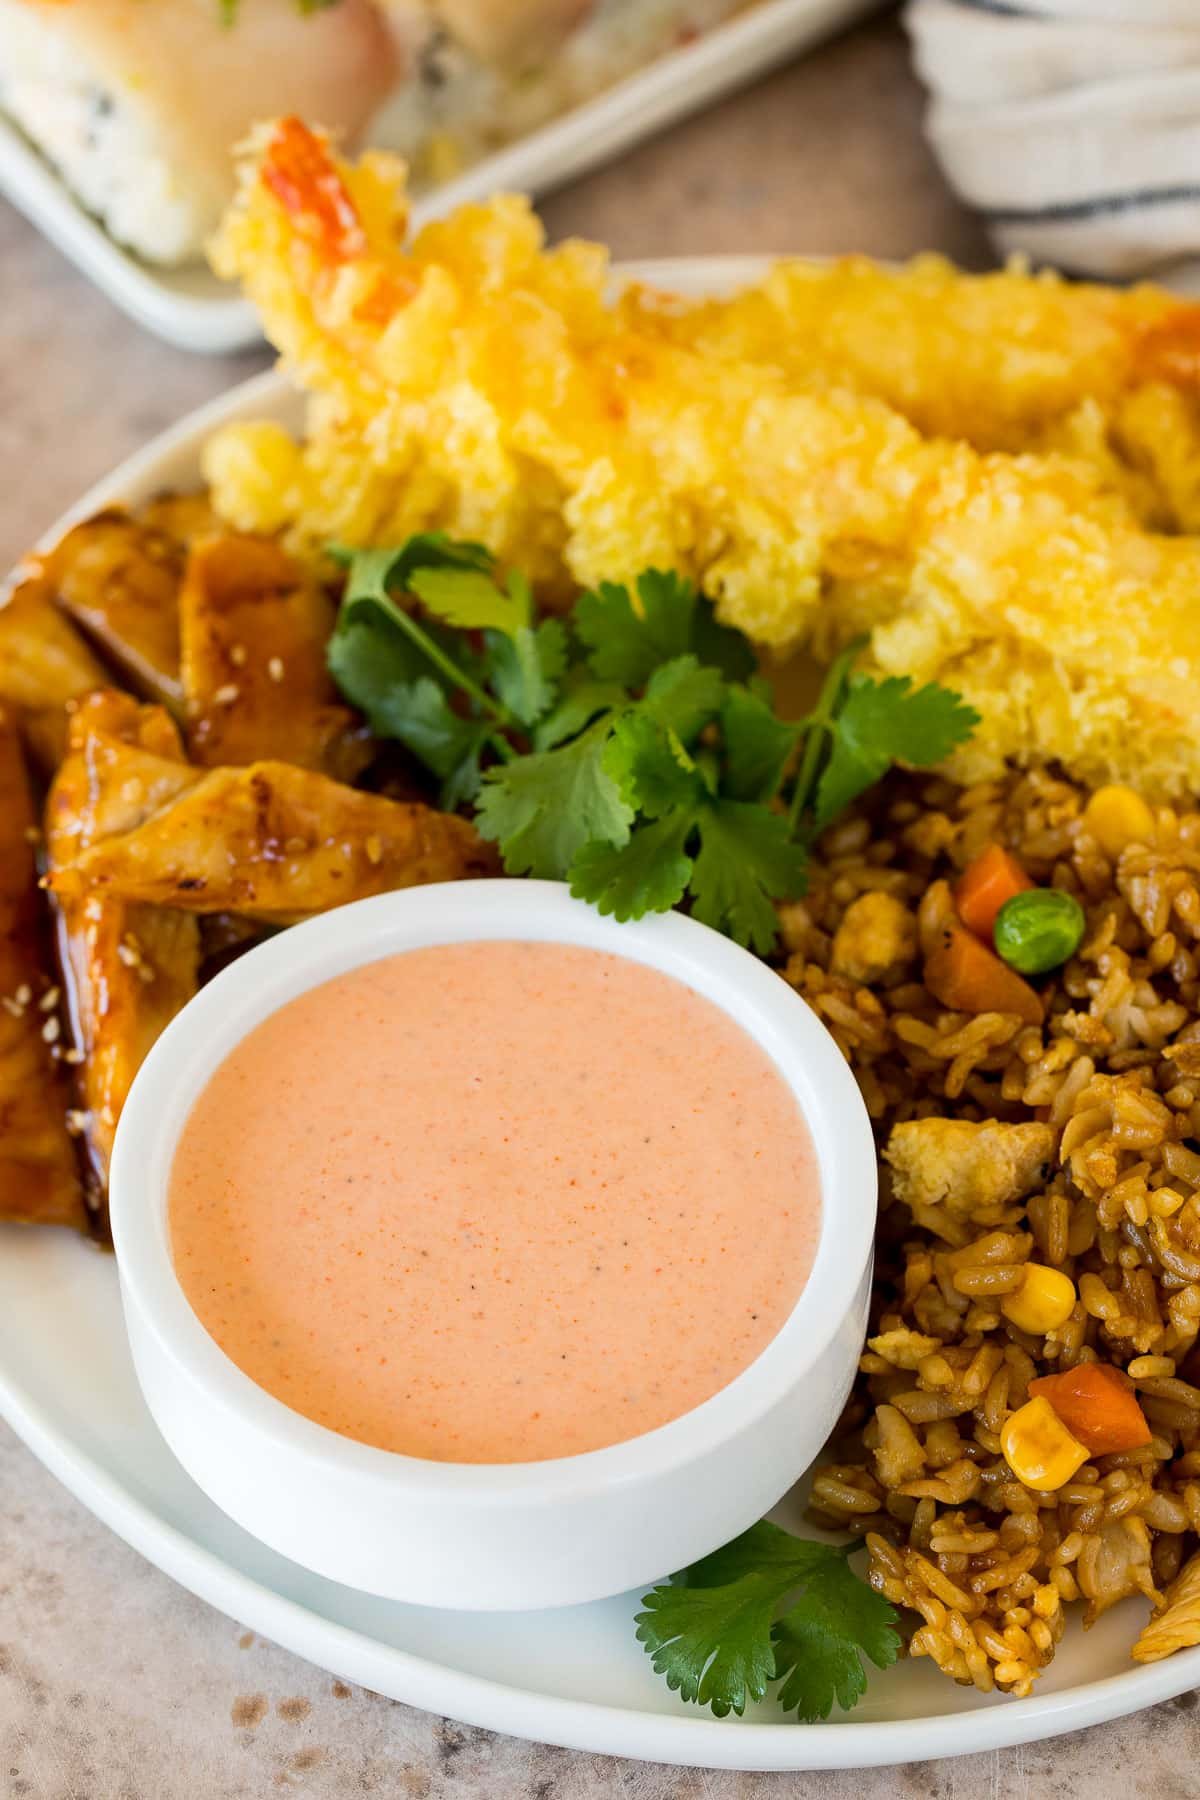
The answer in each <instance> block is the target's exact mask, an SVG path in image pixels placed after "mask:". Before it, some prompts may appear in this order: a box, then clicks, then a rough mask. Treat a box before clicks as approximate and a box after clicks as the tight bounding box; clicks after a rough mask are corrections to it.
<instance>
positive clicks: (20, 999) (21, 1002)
mask: <svg viewBox="0 0 1200 1800" xmlns="http://www.w3.org/2000/svg"><path fill="white" fill-rule="evenodd" d="M13 999H14V1000H15V1001H16V1003H17V1005H18V1006H28V1005H29V1002H30V1001H31V1000H32V999H33V989H32V988H31V987H30V985H29V983H28V982H27V981H23V982H22V983H21V985H20V987H19V988H18V989H17V991H16V993H15V994H14V995H13Z"/></svg>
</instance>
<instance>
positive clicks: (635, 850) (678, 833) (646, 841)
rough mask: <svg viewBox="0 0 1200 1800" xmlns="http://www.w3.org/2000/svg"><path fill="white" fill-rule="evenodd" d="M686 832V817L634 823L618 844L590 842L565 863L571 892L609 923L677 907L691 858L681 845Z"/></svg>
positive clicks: (677, 815)
mask: <svg viewBox="0 0 1200 1800" xmlns="http://www.w3.org/2000/svg"><path fill="white" fill-rule="evenodd" d="M691 830H692V821H691V819H690V818H689V817H688V816H687V814H686V813H680V812H671V813H668V814H667V815H666V817H665V818H662V819H654V820H651V821H650V823H648V824H646V825H637V826H635V827H634V829H633V831H632V832H631V833H630V837H629V842H628V843H627V844H624V845H618V844H611V843H602V842H601V841H600V840H599V839H593V840H592V842H591V843H590V844H585V845H584V846H583V849H582V850H580V852H579V854H578V855H577V856H576V858H575V860H574V862H573V863H572V864H571V871H570V875H571V892H572V893H573V894H574V896H575V898H576V899H577V900H590V901H591V902H592V904H593V905H594V906H595V907H596V910H597V911H598V912H602V913H606V914H610V915H611V916H612V917H613V918H614V919H620V920H622V921H624V920H626V919H640V918H643V917H644V916H645V914H646V913H651V912H667V911H669V909H670V908H671V907H672V906H678V904H679V902H680V901H681V900H682V899H683V896H684V893H685V892H686V890H687V884H688V878H689V876H690V875H691V872H692V859H691V857H690V856H688V855H687V853H686V851H685V849H684V846H685V844H686V842H687V839H688V836H689V835H690V833H691Z"/></svg>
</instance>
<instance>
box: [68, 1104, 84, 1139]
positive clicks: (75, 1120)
mask: <svg viewBox="0 0 1200 1800" xmlns="http://www.w3.org/2000/svg"><path fill="white" fill-rule="evenodd" d="M67 1130H68V1131H69V1132H70V1134H71V1136H72V1137H82V1136H83V1134H84V1132H85V1131H86V1130H87V1114H86V1113H85V1112H81V1111H80V1109H79V1108H78V1107H77V1106H72V1107H68V1109H67Z"/></svg>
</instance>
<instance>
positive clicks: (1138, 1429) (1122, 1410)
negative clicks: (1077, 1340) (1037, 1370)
mask: <svg viewBox="0 0 1200 1800" xmlns="http://www.w3.org/2000/svg"><path fill="white" fill-rule="evenodd" d="M1029 1392H1030V1393H1031V1394H1040V1395H1041V1397H1042V1399H1043V1400H1048V1401H1049V1402H1050V1405H1051V1406H1052V1407H1053V1408H1054V1410H1055V1412H1056V1413H1057V1414H1058V1416H1059V1418H1060V1419H1061V1420H1062V1422H1063V1424H1064V1425H1065V1426H1066V1428H1067V1430H1068V1431H1069V1432H1070V1433H1071V1435H1072V1437H1076V1438H1078V1439H1079V1442H1080V1443H1081V1444H1086V1445H1087V1447H1088V1450H1089V1451H1090V1452H1091V1454H1092V1455H1093V1456H1105V1455H1107V1454H1108V1453H1109V1452H1110V1451H1113V1450H1137V1449H1139V1448H1140V1447H1141V1445H1143V1444H1148V1443H1149V1442H1150V1427H1149V1425H1148V1424H1147V1423H1146V1415H1145V1413H1144V1412H1143V1411H1142V1409H1141V1407H1140V1406H1139V1405H1138V1402H1137V1396H1136V1394H1135V1393H1134V1390H1133V1383H1132V1381H1130V1379H1129V1377H1128V1375H1126V1374H1125V1373H1124V1372H1123V1371H1122V1370H1120V1369H1114V1368H1113V1367H1112V1365H1111V1364H1110V1363H1095V1362H1086V1363H1078V1364H1077V1365H1076V1367H1075V1368H1073V1369H1064V1370H1063V1372H1062V1373H1061V1374H1060V1375H1039V1376H1038V1377H1037V1379H1036V1380H1035V1381H1031V1382H1030V1383H1029Z"/></svg>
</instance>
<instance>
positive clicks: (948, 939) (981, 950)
mask: <svg viewBox="0 0 1200 1800" xmlns="http://www.w3.org/2000/svg"><path fill="white" fill-rule="evenodd" d="M925 986H926V987H927V988H928V989H929V991H930V993H931V994H932V995H933V996H934V997H935V999H938V1000H940V1001H941V1003H942V1005H943V1006H949V1007H951V1008H953V1010H954V1011H955V1012H969V1013H983V1012H999V1013H1016V1015H1017V1017H1018V1018H1020V1019H1024V1021H1025V1023H1026V1024H1027V1025H1040V1024H1041V1022H1042V1018H1043V1012H1042V1002H1041V1000H1040V999H1039V998H1038V995H1037V994H1036V992H1035V991H1034V989H1033V988H1031V987H1030V985H1029V983H1028V982H1027V981H1025V980H1023V979H1022V977H1021V976H1020V975H1018V974H1017V972H1016V970H1015V969H1010V968H1009V966H1008V964H1007V963H1006V962H1001V960H1000V958H999V957H998V956H997V955H996V953H995V951H994V950H989V949H988V948H987V946H986V945H985V944H981V943H980V941H979V939H978V938H977V937H976V936H975V934H974V933H973V932H971V931H968V930H967V928H966V926H965V925H964V924H963V923H962V922H961V920H959V919H956V918H953V917H951V918H948V919H947V920H946V921H945V923H944V924H942V925H939V926H938V930H937V938H936V941H935V942H934V945H933V948H932V949H931V950H930V952H929V954H928V956H927V957H926V958H925Z"/></svg>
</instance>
